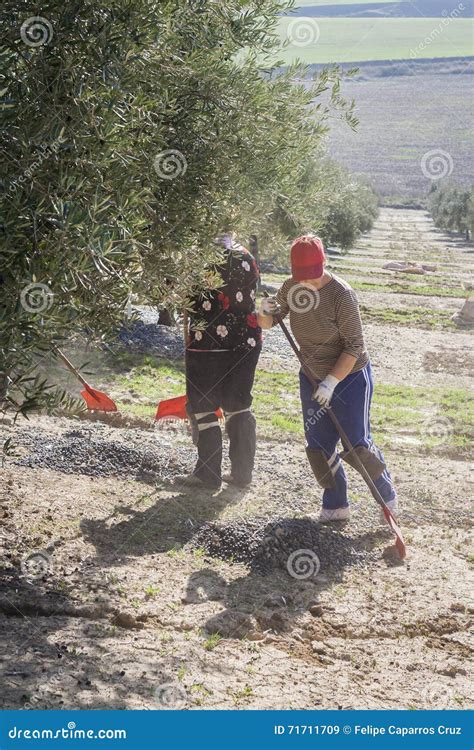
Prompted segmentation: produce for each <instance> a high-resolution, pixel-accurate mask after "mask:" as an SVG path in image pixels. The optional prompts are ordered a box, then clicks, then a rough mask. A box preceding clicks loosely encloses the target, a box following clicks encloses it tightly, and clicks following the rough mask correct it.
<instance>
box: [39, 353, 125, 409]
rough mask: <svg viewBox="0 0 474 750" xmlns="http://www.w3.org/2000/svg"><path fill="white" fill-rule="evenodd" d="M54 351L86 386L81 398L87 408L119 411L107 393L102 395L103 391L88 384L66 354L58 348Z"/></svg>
mask: <svg viewBox="0 0 474 750" xmlns="http://www.w3.org/2000/svg"><path fill="white" fill-rule="evenodd" d="M54 351H55V352H56V354H57V355H58V357H59V358H60V359H62V361H63V362H64V364H65V365H66V367H67V368H68V370H70V371H71V372H72V374H73V375H75V376H76V378H77V379H78V380H79V382H80V383H82V385H83V386H84V390H83V391H81V396H82V398H83V399H84V401H85V402H86V404H87V408H88V409H89V410H91V411H117V406H116V404H115V403H114V402H113V401H112V399H111V398H109V397H108V396H107V395H106V394H105V393H102V391H98V390H96V389H95V388H91V386H90V385H89V383H86V381H85V380H84V378H83V377H82V375H81V374H80V372H78V370H76V368H75V367H74V365H73V364H72V362H70V361H69V360H68V358H67V357H66V355H65V354H64V352H62V351H61V349H58V347H57V346H55V347H54Z"/></svg>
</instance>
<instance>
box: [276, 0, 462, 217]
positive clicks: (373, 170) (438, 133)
mask: <svg viewBox="0 0 474 750" xmlns="http://www.w3.org/2000/svg"><path fill="white" fill-rule="evenodd" d="M298 5H299V7H298V8H296V9H295V10H294V11H293V12H292V13H291V14H288V15H287V16H284V17H282V18H281V19H280V33H281V35H282V38H283V39H286V40H287V47H286V50H285V54H284V62H285V63H289V62H291V61H293V60H294V59H296V58H297V59H300V60H303V61H304V62H305V63H306V64H307V65H308V66H309V69H310V71H311V72H312V73H313V74H316V73H317V72H318V71H320V70H321V69H322V68H323V67H325V66H328V65H330V64H338V65H340V66H341V67H342V69H343V70H346V71H348V70H349V69H354V68H357V73H356V74H355V75H353V77H351V78H346V79H345V80H344V82H343V84H342V88H341V91H342V94H343V95H344V96H345V97H347V98H348V99H354V101H355V104H356V116H357V117H358V119H359V126H358V129H357V132H352V131H350V130H349V128H347V126H345V125H344V124H342V123H335V125H334V127H333V128H332V129H331V132H330V134H329V136H328V146H329V151H330V153H331V155H332V156H333V157H334V158H336V159H337V160H338V161H340V162H341V163H342V164H344V165H345V166H346V167H347V168H348V169H349V170H350V171H351V172H353V173H354V174H356V175H359V176H363V177H364V178H366V180H367V181H368V182H369V183H370V184H371V185H372V186H373V187H374V188H375V189H376V190H377V192H378V193H379V195H380V196H381V197H382V199H383V200H385V201H395V202H397V201H402V202H404V201H407V200H408V201H410V200H411V201H413V200H414V201H415V202H416V201H420V200H422V199H423V198H424V197H425V196H426V195H427V193H428V192H429V190H430V187H431V186H432V184H433V182H436V181H437V180H438V179H442V178H443V177H449V178H450V179H451V180H453V181H454V182H456V183H459V184H461V185H469V184H473V183H474V160H473V157H472V153H473V148H472V147H473V140H474V136H473V133H472V120H473V116H474V96H473V85H474V79H473V77H472V73H473V72H474V20H473V1H472V0H466V1H465V2H457V0H414V2H409V1H408V0H407V1H403V2H398V3H396V2H390V0H378V1H377V2H367V3H363V2H360V0H358V1H357V2H351V0H332V1H331V0H324V2H321V3H315V2H314V0H300V2H299V3H298Z"/></svg>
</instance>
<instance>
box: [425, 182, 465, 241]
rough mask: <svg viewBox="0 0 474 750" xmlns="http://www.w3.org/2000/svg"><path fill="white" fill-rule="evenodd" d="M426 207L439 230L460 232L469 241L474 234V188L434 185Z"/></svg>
mask: <svg viewBox="0 0 474 750" xmlns="http://www.w3.org/2000/svg"><path fill="white" fill-rule="evenodd" d="M428 207H429V210H430V213H431V215H432V217H433V220H434V223H435V224H436V226H437V227H439V228H440V229H451V230H453V231H455V232H461V233H462V234H464V236H465V237H466V240H469V239H470V238H471V236H472V234H473V233H474V187H470V188H466V187H460V186H457V185H451V184H449V183H446V184H443V185H435V186H434V187H433V188H432V190H431V192H430V194H429V196H428Z"/></svg>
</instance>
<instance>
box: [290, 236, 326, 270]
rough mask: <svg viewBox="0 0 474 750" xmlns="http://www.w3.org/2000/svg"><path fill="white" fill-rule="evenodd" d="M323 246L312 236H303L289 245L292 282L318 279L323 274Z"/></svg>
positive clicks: (324, 257) (324, 258)
mask: <svg viewBox="0 0 474 750" xmlns="http://www.w3.org/2000/svg"><path fill="white" fill-rule="evenodd" d="M325 260H326V256H325V254H324V245H323V243H322V242H321V240H320V239H319V237H315V236H314V235H312V234H307V235H303V237H298V238H297V239H296V240H294V241H293V244H292V245H291V275H292V277H293V281H305V279H319V277H320V276H322V275H323V272H324V261H325Z"/></svg>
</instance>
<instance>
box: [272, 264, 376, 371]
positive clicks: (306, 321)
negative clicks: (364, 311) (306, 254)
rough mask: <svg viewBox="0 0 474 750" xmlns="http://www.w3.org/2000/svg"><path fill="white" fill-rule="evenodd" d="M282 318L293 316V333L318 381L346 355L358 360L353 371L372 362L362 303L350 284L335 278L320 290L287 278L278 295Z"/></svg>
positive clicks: (291, 322)
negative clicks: (360, 304)
mask: <svg viewBox="0 0 474 750" xmlns="http://www.w3.org/2000/svg"><path fill="white" fill-rule="evenodd" d="M276 300H277V302H278V304H279V306H280V309H281V314H282V317H285V316H286V315H288V314H289V315H290V325H291V330H292V331H293V334H294V336H295V338H296V340H297V342H298V344H299V346H300V349H301V353H302V355H303V357H304V360H305V362H306V365H307V367H308V368H309V369H310V370H311V372H312V373H313V375H314V376H315V377H316V378H319V379H321V380H322V379H323V378H325V377H326V375H328V373H329V372H330V371H331V370H332V368H333V367H334V365H335V364H336V362H337V360H338V358H339V356H340V355H341V354H342V353H343V352H347V354H351V355H352V356H353V357H356V358H357V361H356V362H355V364H354V367H353V369H352V372H357V371H358V370H362V368H363V367H365V365H366V364H367V362H368V361H369V355H368V352H367V349H366V348H365V343H364V336H363V333H362V322H361V319H360V312H359V304H358V302H357V297H356V295H355V292H354V291H353V289H352V288H351V287H350V286H349V284H348V283H347V282H345V281H344V280H343V279H340V278H338V277H337V276H334V275H331V279H330V281H329V282H328V283H327V284H326V285H325V286H323V287H322V288H321V289H319V290H316V289H313V288H311V287H309V286H306V285H303V284H302V283H301V282H298V281H293V279H287V280H286V281H285V282H284V283H283V285H282V287H281V288H280V290H279V291H278V293H277V295H276Z"/></svg>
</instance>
